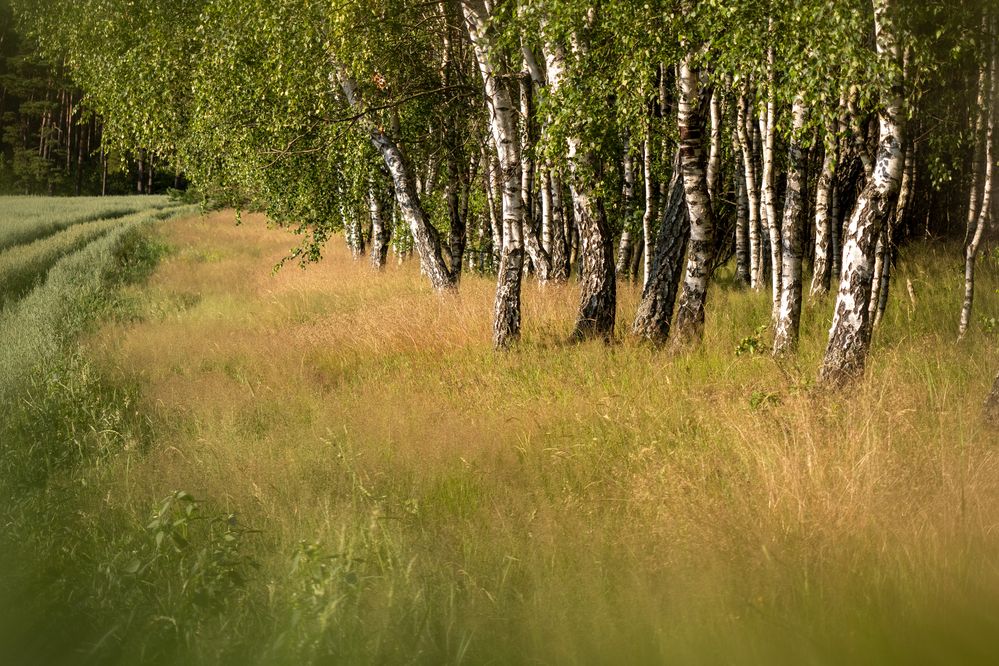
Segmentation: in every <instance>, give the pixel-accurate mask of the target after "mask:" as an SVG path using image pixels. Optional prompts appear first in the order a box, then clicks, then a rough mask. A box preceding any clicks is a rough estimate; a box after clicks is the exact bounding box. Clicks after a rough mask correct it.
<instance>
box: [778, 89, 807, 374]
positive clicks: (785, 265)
mask: <svg viewBox="0 0 999 666" xmlns="http://www.w3.org/2000/svg"><path fill="white" fill-rule="evenodd" d="M806 114H807V109H806V108H805V101H804V98H803V97H801V96H799V97H797V98H796V99H795V100H794V105H793V108H792V118H793V120H792V124H791V146H790V149H789V154H788V172H787V194H786V196H785V199H784V220H783V222H782V223H781V271H780V274H781V288H780V311H779V313H778V317H777V321H776V322H775V324H776V325H775V333H774V354H775V355H778V356H779V355H782V354H787V353H789V352H792V351H794V350H795V349H796V348H797V346H798V329H799V327H800V324H801V292H802V285H801V259H802V256H803V255H804V252H803V248H802V246H803V244H804V240H805V215H804V202H805V188H806V187H807V184H808V178H807V175H806V173H805V171H806V169H807V156H806V153H805V149H804V147H803V146H802V134H803V133H804V131H805V120H806V118H805V116H806Z"/></svg>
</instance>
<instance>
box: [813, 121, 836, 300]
mask: <svg viewBox="0 0 999 666" xmlns="http://www.w3.org/2000/svg"><path fill="white" fill-rule="evenodd" d="M824 143H825V155H824V156H823V158H822V171H821V172H820V173H819V180H818V183H817V185H816V187H815V261H814V262H812V269H813V270H812V287H811V291H810V295H811V297H812V298H817V297H821V296H825V295H826V294H828V293H829V284H830V282H831V279H832V261H831V259H832V256H831V255H832V251H833V248H832V227H833V224H835V220H834V221H833V222H832V223H830V219H829V214H830V205H831V203H832V201H831V198H832V188H833V179H834V178H835V177H836V159H837V155H836V146H837V143H838V142H837V140H836V134H835V133H834V132H826V137H825V142H824Z"/></svg>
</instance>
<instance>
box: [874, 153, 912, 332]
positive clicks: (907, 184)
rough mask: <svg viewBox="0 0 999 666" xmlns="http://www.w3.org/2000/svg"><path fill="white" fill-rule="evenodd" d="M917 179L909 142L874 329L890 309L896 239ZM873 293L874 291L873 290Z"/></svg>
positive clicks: (889, 233) (884, 263)
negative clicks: (887, 309) (890, 288)
mask: <svg viewBox="0 0 999 666" xmlns="http://www.w3.org/2000/svg"><path fill="white" fill-rule="evenodd" d="M915 178H916V156H915V146H914V145H913V142H912V141H910V142H909V147H908V148H906V150H905V169H904V171H903V172H902V184H901V186H900V187H899V190H898V203H897V204H895V212H894V213H893V214H892V216H891V221H890V223H889V227H888V236H887V238H888V241H887V247H886V254H885V261H884V262H883V263H882V265H881V282H880V285H879V291H878V292H874V293H876V294H877V308H876V309H875V312H874V327H875V328H876V327H877V326H878V324H879V323H881V318H882V317H883V316H884V314H885V309H886V308H887V307H888V289H889V286H890V285H891V275H892V271H893V270H894V269H895V252H896V248H897V247H898V246H897V244H896V239H897V238H898V235H899V233H900V232H901V230H902V224H903V222H904V221H905V219H906V218H907V216H908V213H909V207H910V206H911V204H912V192H913V183H914V182H915ZM872 291H873V290H872Z"/></svg>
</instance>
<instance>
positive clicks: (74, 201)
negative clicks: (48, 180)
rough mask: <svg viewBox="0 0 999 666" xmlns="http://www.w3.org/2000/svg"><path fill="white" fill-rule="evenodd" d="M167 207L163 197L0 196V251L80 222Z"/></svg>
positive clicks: (166, 200) (165, 198)
mask: <svg viewBox="0 0 999 666" xmlns="http://www.w3.org/2000/svg"><path fill="white" fill-rule="evenodd" d="M168 204H169V199H168V198H167V197H165V196H151V197H137V196H117V197H27V196H5V197H0V251H2V250H6V249H8V248H11V247H14V246H15V245H23V244H25V243H30V242H32V241H35V240H38V239H39V238H44V237H46V236H49V235H51V234H54V233H56V232H58V231H62V230H63V229H66V228H67V227H71V226H72V225H74V224H79V223H81V222H90V221H93V220H102V219H108V218H113V217H122V216H124V215H128V214H129V213H135V212H138V211H141V210H145V209H148V208H162V207H165V206H167V205H168Z"/></svg>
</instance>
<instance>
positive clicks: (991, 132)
mask: <svg viewBox="0 0 999 666" xmlns="http://www.w3.org/2000/svg"><path fill="white" fill-rule="evenodd" d="M991 33H992V30H991V29H990V30H989V31H988V34H989V36H990V37H991V36H992V34H991ZM989 43H990V44H991V46H990V51H991V53H990V54H989V56H990V57H989V58H988V61H987V63H986V64H985V65H984V67H983V69H984V70H985V73H984V75H983V77H982V79H983V82H982V84H981V85H982V90H980V93H979V97H983V98H984V99H985V107H984V111H985V114H986V116H987V120H986V121H985V126H986V127H985V137H984V139H985V147H984V150H983V152H984V155H985V178H984V181H983V182H982V196H981V204H980V206H979V210H978V218H977V221H976V225H975V231H974V235H972V237H971V241H970V242H969V243H968V244H967V247H966V248H965V251H964V303H963V304H962V305H961V319H960V322H959V324H958V333H959V334H960V335H961V336H962V337H963V336H964V334H965V333H967V332H968V327H969V326H970V325H971V309H972V306H973V305H974V299H975V265H976V264H977V263H978V250H979V248H980V247H981V244H982V237H983V235H984V234H985V229H986V227H987V226H988V223H989V220H990V219H991V217H992V178H993V170H994V163H995V161H996V158H995V150H994V137H995V125H996V110H995V107H996V98H997V97H999V95H997V90H996V88H999V86H996V82H995V78H996V70H997V69H999V59H997V58H996V47H995V42H994V40H989ZM983 92H984V95H983V94H981V93H983ZM976 187H977V185H976V184H975V183H972V189H975V188H976Z"/></svg>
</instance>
